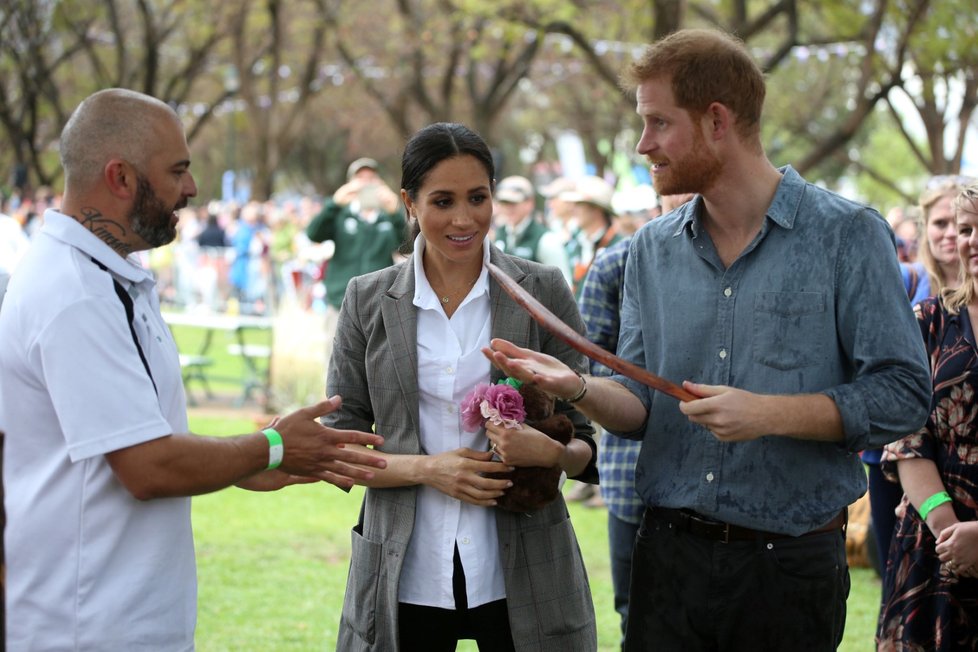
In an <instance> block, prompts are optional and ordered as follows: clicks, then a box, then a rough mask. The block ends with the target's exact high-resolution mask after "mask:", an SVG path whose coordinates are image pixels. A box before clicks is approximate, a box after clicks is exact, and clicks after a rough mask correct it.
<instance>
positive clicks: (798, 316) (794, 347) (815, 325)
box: [753, 292, 826, 371]
mask: <svg viewBox="0 0 978 652" xmlns="http://www.w3.org/2000/svg"><path fill="white" fill-rule="evenodd" d="M825 310H826V306H825V294H823V293H821V292H758V293H757V294H756V295H755V296H754V344H753V356H754V361H755V362H757V363H760V364H762V365H765V366H768V367H771V368H773V369H778V370H781V371H787V370H790V369H800V368H802V367H809V366H812V365H814V364H816V363H818V361H819V360H820V359H821V355H822V349H823V347H824V343H825V333H823V332H822V330H823V327H824V324H823V319H824V313H825Z"/></svg>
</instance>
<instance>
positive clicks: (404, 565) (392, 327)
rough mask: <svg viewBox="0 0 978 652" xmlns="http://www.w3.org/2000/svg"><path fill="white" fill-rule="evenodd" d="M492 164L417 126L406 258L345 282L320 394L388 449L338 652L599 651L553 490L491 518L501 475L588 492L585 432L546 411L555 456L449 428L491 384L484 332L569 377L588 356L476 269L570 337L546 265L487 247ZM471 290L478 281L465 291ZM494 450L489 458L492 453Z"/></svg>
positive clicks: (522, 443) (460, 135) (355, 545)
mask: <svg viewBox="0 0 978 652" xmlns="http://www.w3.org/2000/svg"><path fill="white" fill-rule="evenodd" d="M493 179H494V169H493V164H492V157H491V155H490V153H489V149H488V147H487V146H486V145H485V142H484V141H483V140H482V139H481V138H480V137H479V136H478V135H477V134H475V133H473V132H472V131H470V130H469V129H467V128H466V127H464V126H462V125H458V124H447V123H439V124H435V125H430V126H429V127H426V128H424V129H422V130H421V131H419V132H418V133H417V134H416V135H415V136H414V137H413V138H412V139H411V141H410V142H409V143H408V144H407V146H406V148H405V153H404V158H403V161H402V190H401V196H402V199H403V200H404V203H405V205H406V207H407V211H408V215H409V216H410V222H411V224H412V227H413V228H414V229H415V230H416V231H417V232H419V233H420V235H417V236H416V238H415V239H414V243H415V246H414V253H413V254H412V256H411V257H410V258H409V259H408V260H407V261H406V262H403V263H400V264H398V265H396V266H393V267H389V268H387V269H384V270H380V271H378V272H374V273H371V274H367V275H364V276H360V277H357V278H354V279H353V280H352V281H351V283H350V285H349V287H348V288H347V291H346V295H345V298H344V301H343V307H342V309H341V311H340V316H339V324H338V327H337V331H336V338H335V341H334V346H333V353H332V356H331V358H330V362H329V373H328V379H327V389H328V393H329V394H331V395H332V394H339V395H340V396H342V398H343V405H342V408H341V409H340V410H338V411H336V412H334V413H332V414H330V415H328V416H327V417H325V419H326V420H327V421H328V422H329V424H330V425H331V426H333V427H337V428H351V429H362V430H370V429H371V428H372V427H373V428H374V429H375V430H376V432H377V433H378V434H381V435H383V436H384V438H385V442H384V445H383V447H382V448H380V449H378V451H379V452H380V453H381V454H382V455H383V456H384V457H385V459H386V460H387V462H388V466H387V468H386V469H384V470H375V477H374V478H373V479H372V480H370V481H368V482H365V483H364V484H366V485H367V487H368V488H367V490H366V493H365V497H364V501H363V505H362V507H361V511H360V518H359V522H358V523H357V525H356V526H355V527H354V528H353V531H352V559H351V563H350V573H349V577H348V580H347V588H346V597H345V599H344V602H343V612H342V615H341V619H340V630H339V637H338V642H337V650H342V651H343V652H349V651H351V650H376V651H382V652H391V651H397V650H403V651H408V650H419V649H423V650H426V651H427V650H454V649H455V645H456V643H457V640H458V639H461V638H474V639H476V641H477V642H478V644H479V649H480V650H493V651H497V650H499V651H502V650H521V651H523V650H525V651H527V652H530V651H532V652H541V651H547V650H553V651H554V652H567V651H577V650H580V651H585V652H586V651H590V650H596V649H597V635H596V630H595V619H594V606H593V603H592V599H591V592H590V588H589V585H588V578H587V573H586V571H585V569H584V563H583V559H582V557H581V552H580V547H579V546H578V543H577V539H576V536H575V534H574V529H573V527H572V525H571V522H570V518H569V515H568V512H567V507H566V505H565V504H564V501H563V499H562V498H560V497H558V498H557V500H556V501H554V502H553V503H551V504H550V505H548V506H546V507H544V508H542V509H540V510H538V511H536V512H533V513H531V514H517V513H513V512H507V511H503V510H501V509H497V508H495V507H493V505H494V504H495V499H496V498H498V497H499V496H500V495H502V493H503V491H504V490H505V488H506V482H507V481H505V480H493V479H489V478H486V477H484V475H485V474H486V473H488V472H492V471H505V470H507V468H508V467H509V465H514V466H515V465H519V466H553V465H555V464H559V465H560V466H561V467H562V468H564V470H565V471H566V472H567V473H568V475H569V476H571V477H576V478H578V479H584V480H586V481H592V482H596V481H597V475H596V471H595V468H594V450H595V449H594V442H593V440H592V438H591V434H593V430H592V428H591V426H590V424H589V423H588V422H587V420H586V419H585V418H584V417H583V416H581V415H580V414H579V413H578V412H576V411H575V410H573V408H572V407H571V406H570V405H568V404H566V403H564V402H562V401H558V403H557V409H558V410H559V411H561V412H563V413H565V414H567V416H568V417H570V418H571V420H572V421H573V423H574V425H575V431H576V436H575V439H574V440H572V441H571V443H569V444H568V445H567V446H562V445H560V444H558V443H556V442H554V441H553V440H550V439H549V438H548V437H546V436H545V435H543V434H542V433H540V432H539V431H537V430H535V429H533V428H529V427H526V426H525V427H524V428H523V429H522V430H520V431H519V436H518V437H511V436H506V435H505V433H501V432H499V431H497V430H495V429H493V430H492V431H491V432H490V433H489V434H488V435H487V433H486V432H485V431H484V430H480V431H479V432H478V433H474V434H470V433H466V432H463V431H462V429H461V415H460V412H459V409H458V403H459V401H460V398H461V397H463V396H464V395H465V394H466V393H467V392H468V391H469V390H470V389H472V387H474V386H475V384H477V383H480V382H495V381H496V380H498V379H499V378H500V373H499V372H498V371H497V370H494V369H492V368H491V367H490V366H489V364H488V361H487V360H486V359H485V358H484V357H483V355H482V353H481V349H482V348H483V347H485V346H487V345H488V341H489V339H490V338H492V337H501V338H505V339H507V340H510V341H514V342H518V343H520V345H521V346H525V347H529V348H532V349H535V350H539V351H545V352H547V353H550V354H551V355H554V356H556V357H558V358H560V359H561V360H563V361H565V362H566V363H567V364H569V365H571V366H573V367H574V368H575V369H578V370H579V371H581V372H584V371H586V361H585V358H584V357H583V356H581V355H580V354H579V353H577V352H575V351H574V350H572V349H571V348H570V347H568V346H567V345H566V344H564V343H563V342H561V341H560V340H558V339H557V338H555V337H553V336H552V335H551V334H550V333H549V332H547V331H546V330H544V329H541V328H540V327H538V325H537V324H536V323H535V322H534V321H533V320H532V319H531V318H530V316H529V315H528V314H527V313H526V312H525V311H524V310H523V309H522V308H521V307H520V306H519V305H517V304H516V303H515V302H514V301H513V300H512V299H511V298H510V297H509V296H508V295H507V294H506V293H505V292H503V291H502V290H501V288H500V287H499V286H498V284H497V283H496V282H495V281H493V280H491V278H490V277H489V276H488V274H487V273H486V271H485V262H486V261H490V262H492V263H493V264H495V265H497V266H498V267H499V268H500V269H502V270H503V271H504V272H505V273H507V274H509V275H510V276H511V277H512V278H514V279H515V280H516V281H517V282H518V283H519V284H520V285H521V286H522V287H523V288H525V289H526V290H527V291H529V292H530V293H531V294H533V295H534V296H535V297H536V298H537V299H538V300H540V301H541V302H542V303H543V304H544V305H546V306H548V307H549V308H550V309H551V310H552V311H553V312H554V313H555V314H557V315H558V316H559V317H560V318H561V319H563V320H564V321H565V322H566V323H568V324H571V325H572V326H573V327H574V328H576V329H577V330H578V331H583V325H582V322H581V318H580V315H579V314H578V312H577V307H576V304H575V303H574V298H573V295H572V294H571V291H570V288H569V287H568V285H567V282H566V281H565V279H564V278H563V276H561V274H560V272H559V271H558V270H557V269H556V268H552V267H546V266H543V265H539V264H537V263H534V262H530V261H527V260H523V259H520V258H515V257H513V256H509V255H506V254H503V253H502V252H500V251H499V250H497V249H496V247H494V246H492V245H491V244H490V241H489V240H488V237H487V234H488V232H489V228H490V225H491V222H492V201H491V191H492V187H493ZM473 279H474V280H473ZM489 437H491V438H492V441H493V442H495V443H496V444H498V450H496V453H497V458H498V459H499V460H500V461H494V457H493V451H490V450H487V449H488V448H489V446H490V439H489Z"/></svg>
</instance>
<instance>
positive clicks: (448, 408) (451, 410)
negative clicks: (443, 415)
mask: <svg viewBox="0 0 978 652" xmlns="http://www.w3.org/2000/svg"><path fill="white" fill-rule="evenodd" d="M454 411H455V408H454V407H452V406H451V405H449V406H448V407H446V408H445V412H448V413H449V414H451V413H452V412H454Z"/></svg>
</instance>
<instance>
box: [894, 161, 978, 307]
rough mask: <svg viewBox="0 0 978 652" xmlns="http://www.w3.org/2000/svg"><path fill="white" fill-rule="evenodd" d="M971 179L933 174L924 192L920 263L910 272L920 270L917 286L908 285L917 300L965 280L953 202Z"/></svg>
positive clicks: (910, 293) (921, 200)
mask: <svg viewBox="0 0 978 652" xmlns="http://www.w3.org/2000/svg"><path fill="white" fill-rule="evenodd" d="M968 181H970V180H969V179H966V178H965V177H960V176H951V177H949V176H936V177H931V179H930V181H928V182H927V187H926V189H925V190H924V192H923V193H921V195H920V219H921V224H920V236H921V237H920V239H919V242H920V245H919V249H918V250H917V261H918V265H913V266H908V267H911V268H913V271H911V272H910V274H909V275H910V277H911V278H912V277H913V275H914V273H918V274H919V278H918V279H917V283H916V286H915V287H912V284H908V287H907V293H908V294H909V296H910V301H911V303H913V304H916V303H917V302H918V301H920V300H921V299H925V298H927V297H933V296H937V295H938V294H940V293H941V291H942V290H944V288H950V289H954V288H956V287H958V286H959V285H960V284H961V280H962V279H961V267H960V262H959V261H958V252H957V248H956V246H955V241H956V239H957V231H956V228H955V225H954V209H953V208H952V206H951V204H952V202H953V201H954V198H955V197H956V196H957V195H958V194H959V193H960V192H961V189H962V187H963V186H964V185H966V184H967V182H968ZM907 271H908V270H905V274H904V275H905V277H906V276H907ZM905 280H906V279H905Z"/></svg>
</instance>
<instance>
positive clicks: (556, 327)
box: [488, 263, 699, 401]
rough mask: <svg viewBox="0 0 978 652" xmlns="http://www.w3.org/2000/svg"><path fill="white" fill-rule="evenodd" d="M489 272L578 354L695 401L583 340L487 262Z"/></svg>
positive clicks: (655, 388)
mask: <svg viewBox="0 0 978 652" xmlns="http://www.w3.org/2000/svg"><path fill="white" fill-rule="evenodd" d="M488 265H489V273H490V274H492V276H493V278H495V279H496V280H497V281H498V282H499V284H500V285H501V286H503V289H504V290H506V294H508V295H509V296H511V297H513V300H514V301H516V303H518V304H520V305H521V306H523V308H525V309H526V311H527V312H528V313H530V316H531V317H533V318H534V319H536V320H537V321H538V322H539V323H540V325H541V326H543V327H544V328H546V329H547V330H548V331H550V332H551V333H553V334H554V335H556V336H557V337H559V338H560V339H562V340H563V341H565V342H567V344H569V345H571V346H572V347H573V348H574V349H576V350H578V351H580V352H581V353H583V354H584V355H586V356H587V357H589V358H591V359H592V360H596V361H597V362H600V363H601V364H603V365H605V366H606V367H610V368H611V369H614V370H615V371H617V372H619V373H622V374H624V375H626V376H628V377H629V378H631V379H632V380H637V381H638V382H640V383H643V384H645V385H648V386H649V387H651V388H652V389H654V390H657V391H660V392H662V393H663V394H668V395H669V396H671V397H673V398H676V399H679V400H680V401H694V400H696V399H698V398H699V396H696V395H695V394H692V393H690V392H688V391H686V390H685V389H683V388H682V387H680V386H679V385H677V384H676V383H673V382H670V381H668V380H666V379H665V378H663V377H661V376H656V375H655V374H654V373H652V372H650V371H647V370H645V369H642V368H641V367H639V366H637V365H634V364H632V363H631V362H628V361H627V360H622V359H621V358H619V357H618V356H617V355H615V354H614V353H611V352H610V351H605V350H604V349H602V348H601V347H600V346H598V345H597V344H594V343H593V342H591V341H590V340H588V339H587V338H586V337H584V336H583V335H581V334H580V333H578V332H577V331H575V330H574V329H573V328H571V327H570V326H568V325H567V324H565V323H564V322H562V321H560V319H558V318H557V316H556V315H555V314H553V313H552V312H550V311H549V310H547V308H546V307H545V306H544V305H543V304H542V303H540V302H539V301H537V300H536V299H534V298H533V296H532V295H531V294H530V293H529V292H527V291H526V290H524V289H523V288H521V287H520V286H519V283H517V282H516V281H514V280H513V279H511V278H510V277H509V276H508V275H507V274H506V272H504V271H503V270H501V269H499V268H498V267H496V266H495V265H493V264H492V263H488Z"/></svg>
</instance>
